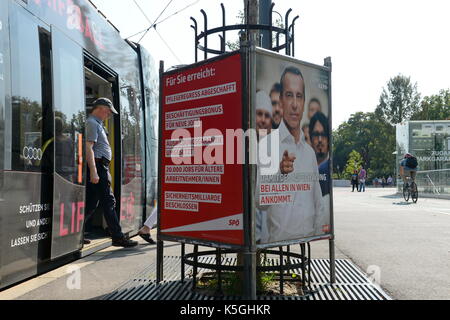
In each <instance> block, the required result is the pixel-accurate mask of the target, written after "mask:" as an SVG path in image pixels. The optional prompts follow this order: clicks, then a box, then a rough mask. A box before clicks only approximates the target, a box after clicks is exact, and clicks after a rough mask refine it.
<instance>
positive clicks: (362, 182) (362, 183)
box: [358, 167, 367, 192]
mask: <svg viewBox="0 0 450 320" xmlns="http://www.w3.org/2000/svg"><path fill="white" fill-rule="evenodd" d="M358 178H359V190H358V192H366V179H367V171H366V170H365V169H364V167H361V169H360V170H359V175H358Z"/></svg>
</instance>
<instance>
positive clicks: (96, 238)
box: [84, 58, 120, 249]
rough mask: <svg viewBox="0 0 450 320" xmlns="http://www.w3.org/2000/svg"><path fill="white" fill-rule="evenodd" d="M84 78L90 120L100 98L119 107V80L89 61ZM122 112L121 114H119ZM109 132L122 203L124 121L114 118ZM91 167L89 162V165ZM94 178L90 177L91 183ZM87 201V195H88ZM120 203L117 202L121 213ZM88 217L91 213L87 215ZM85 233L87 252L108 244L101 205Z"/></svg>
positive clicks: (108, 125)
mask: <svg viewBox="0 0 450 320" xmlns="http://www.w3.org/2000/svg"><path fill="white" fill-rule="evenodd" d="M84 77H85V97H86V118H87V117H89V115H90V113H91V112H92V108H93V102H94V101H95V100H96V99H98V98H100V97H104V98H108V99H110V100H111V101H113V103H114V105H116V106H117V103H116V102H115V101H116V100H115V98H116V97H117V95H116V94H115V88H116V83H117V76H115V75H113V74H111V73H110V72H108V71H107V70H105V69H104V68H102V67H101V66H99V65H98V64H96V63H95V62H93V61H92V60H90V59H88V58H85V66H84ZM116 109H117V110H118V111H119V109H120V108H118V107H116ZM119 112H120V111H119ZM104 125H105V128H106V130H107V132H108V140H109V143H110V145H111V149H112V154H113V159H112V161H111V164H110V168H109V169H110V173H111V178H112V185H111V187H112V189H113V191H114V195H115V197H116V199H120V161H118V163H117V160H116V159H120V130H119V128H120V120H119V117H111V118H110V119H108V120H107V121H105V123H104ZM84 152H85V151H84ZM85 165H86V166H87V161H85ZM88 179H90V177H86V181H88ZM86 197H87V195H86ZM119 205H120V201H117V203H116V206H117V211H116V212H120V211H119V209H120V208H119ZM86 213H87V212H86ZM85 223H86V225H85V233H84V237H85V239H87V240H90V242H91V243H90V244H85V245H84V248H85V249H86V248H90V247H95V246H98V245H100V244H102V243H104V242H106V241H108V240H110V234H109V231H108V225H107V224H106V220H105V218H104V216H103V209H102V208H101V205H100V204H99V206H98V208H97V210H96V211H95V213H94V214H93V215H92V216H91V217H90V218H89V219H88V220H87V221H85Z"/></svg>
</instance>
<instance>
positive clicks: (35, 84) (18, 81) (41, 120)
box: [10, 10, 51, 172]
mask: <svg viewBox="0 0 450 320" xmlns="http://www.w3.org/2000/svg"><path fill="white" fill-rule="evenodd" d="M10 32H11V39H14V41H11V70H12V72H11V77H12V78H11V80H12V86H11V90H12V128H13V130H14V132H13V134H12V169H13V170H16V171H39V172H40V171H41V169H42V160H43V159H42V158H43V145H44V144H45V142H43V140H44V139H45V136H47V134H48V133H47V132H48V129H47V122H48V120H47V114H48V112H49V110H48V108H51V102H50V101H45V100H48V99H49V98H48V96H49V94H48V89H45V90H43V86H42V83H43V82H44V81H45V82H46V83H47V81H48V76H47V75H45V74H44V75H43V72H46V73H49V72H50V66H49V65H47V66H46V65H45V64H46V63H49V60H48V59H45V58H43V57H48V56H49V54H50V53H49V52H50V48H49V45H48V43H49V42H48V41H47V45H46V46H44V44H45V40H44V39H45V38H46V36H44V34H43V31H42V29H40V28H39V25H38V24H37V22H36V21H35V20H34V19H33V17H29V16H27V15H25V14H24V13H22V12H21V11H19V10H17V11H13V13H12V14H11V20H10ZM47 38H48V36H47ZM41 46H44V47H42V48H41ZM43 51H46V52H47V53H44V54H43V57H42V56H41V53H42V52H43ZM42 63H43V64H44V65H43V64H42ZM50 95H51V94H50ZM44 102H45V110H43V103H44ZM44 131H45V133H44V134H43V132H44Z"/></svg>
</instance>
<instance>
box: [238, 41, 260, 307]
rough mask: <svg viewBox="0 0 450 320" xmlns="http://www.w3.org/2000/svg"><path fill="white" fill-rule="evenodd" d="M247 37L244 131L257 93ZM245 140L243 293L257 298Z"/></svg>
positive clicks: (251, 170) (252, 178) (250, 169)
mask: <svg viewBox="0 0 450 320" xmlns="http://www.w3.org/2000/svg"><path fill="white" fill-rule="evenodd" d="M247 36H248V37H247V41H241V54H242V55H243V57H244V59H243V81H244V84H243V86H244V90H243V95H244V97H243V106H242V107H243V108H242V109H243V110H242V113H243V124H242V128H243V130H244V131H246V130H247V129H248V127H249V123H255V119H254V118H255V112H253V111H252V106H253V101H254V98H255V95H256V89H255V85H256V59H255V56H256V52H255V46H254V43H255V34H253V33H250V34H247ZM241 40H242V39H241ZM249 142H250V143H247V144H246V150H245V151H246V152H245V154H246V164H245V166H244V177H243V178H244V180H243V183H244V186H245V187H244V237H245V238H244V241H245V242H244V244H245V246H244V252H243V256H244V257H243V258H244V259H243V260H244V297H245V298H246V299H249V300H256V249H257V248H256V240H255V214H256V212H255V205H254V201H255V198H254V192H253V191H254V188H255V184H256V166H255V165H251V164H250V162H249V160H250V150H251V147H252V146H251V145H250V144H251V143H252V142H253V143H254V141H252V139H249Z"/></svg>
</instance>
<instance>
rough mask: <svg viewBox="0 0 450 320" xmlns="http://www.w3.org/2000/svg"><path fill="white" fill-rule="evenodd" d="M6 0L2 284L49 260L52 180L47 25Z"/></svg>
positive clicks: (31, 272)
mask: <svg viewBox="0 0 450 320" xmlns="http://www.w3.org/2000/svg"><path fill="white" fill-rule="evenodd" d="M9 4H10V6H9V10H5V11H6V12H8V11H9V19H8V20H9V21H8V23H6V24H3V23H2V25H7V26H8V27H9V30H8V33H9V34H7V33H6V32H4V31H5V29H3V37H5V36H9V38H10V39H14V42H13V43H10V44H9V48H10V52H11V54H10V59H11V60H10V63H11V69H10V70H11V71H12V72H11V74H10V78H11V79H10V80H11V82H10V83H11V97H12V98H11V106H10V112H8V111H7V113H6V117H5V121H6V123H7V124H8V125H7V126H6V132H5V135H4V137H5V141H6V142H7V143H10V144H11V148H6V150H5V156H4V159H6V163H5V165H4V172H3V187H2V196H1V197H2V199H3V201H2V210H1V220H0V228H1V242H0V245H1V284H0V285H1V286H5V285H8V284H12V283H14V282H16V281H19V280H22V279H25V278H27V277H30V276H33V275H35V274H37V273H38V272H39V265H40V264H41V263H42V262H43V261H45V260H48V259H49V255H50V240H51V223H52V219H51V217H52V211H51V209H52V193H51V190H52V185H51V181H52V179H51V174H49V172H48V170H46V168H45V161H43V160H44V159H43V153H42V150H43V144H44V143H43V140H44V137H45V131H46V130H44V128H43V127H44V126H45V122H46V121H47V120H48V119H44V117H45V114H46V113H47V112H48V111H49V110H48V108H49V104H48V103H49V101H46V99H47V98H48V97H47V96H46V92H45V91H44V90H42V87H41V83H42V79H43V77H44V76H45V75H44V74H43V73H41V70H44V69H45V68H42V69H41V58H42V54H43V50H48V51H49V48H44V47H43V42H42V39H43V34H42V32H45V27H46V26H45V25H43V24H41V23H39V21H38V20H37V19H35V18H34V17H33V16H31V15H28V14H27V13H26V12H25V11H24V10H23V9H22V8H21V7H20V6H17V5H16V4H14V3H13V2H9ZM2 5H5V2H4V1H3V2H2ZM6 5H8V2H6ZM5 11H4V8H2V10H1V12H5ZM3 19H5V18H3ZM3 60H4V61H6V60H5V59H3ZM43 72H45V71H43ZM8 109H9V108H8ZM8 127H9V128H10V129H8ZM47 155H48V154H47ZM47 169H48V168H47ZM49 190H50V192H49Z"/></svg>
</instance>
